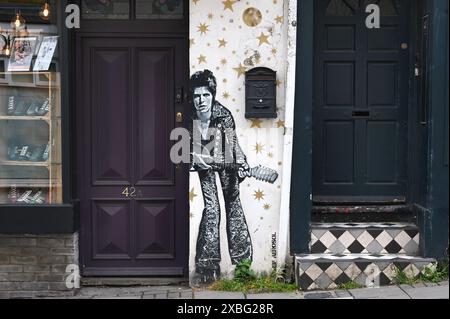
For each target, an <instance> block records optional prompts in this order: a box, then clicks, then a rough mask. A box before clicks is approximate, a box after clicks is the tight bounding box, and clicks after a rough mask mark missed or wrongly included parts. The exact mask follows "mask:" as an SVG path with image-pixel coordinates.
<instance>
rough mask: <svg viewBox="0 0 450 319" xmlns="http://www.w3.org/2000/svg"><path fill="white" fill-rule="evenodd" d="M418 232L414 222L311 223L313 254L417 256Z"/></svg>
mask: <svg viewBox="0 0 450 319" xmlns="http://www.w3.org/2000/svg"><path fill="white" fill-rule="evenodd" d="M419 242H420V233H419V229H418V227H417V226H416V225H415V224H414V223H399V222H397V223H394V222H393V223H386V222H380V223H374V222H371V223H351V222H349V223H312V224H311V242H310V246H311V253H314V254H320V253H322V254H325V253H327V254H351V253H369V254H405V255H413V256H415V255H419Z"/></svg>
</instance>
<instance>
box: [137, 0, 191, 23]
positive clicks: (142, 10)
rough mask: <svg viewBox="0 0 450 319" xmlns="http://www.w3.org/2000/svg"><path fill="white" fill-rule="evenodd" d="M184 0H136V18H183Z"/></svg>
mask: <svg viewBox="0 0 450 319" xmlns="http://www.w3.org/2000/svg"><path fill="white" fill-rule="evenodd" d="M183 9H184V7H183V0H152V1H148V0H136V19H183Z"/></svg>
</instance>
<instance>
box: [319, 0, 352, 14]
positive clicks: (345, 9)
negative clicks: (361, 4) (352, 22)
mask: <svg viewBox="0 0 450 319" xmlns="http://www.w3.org/2000/svg"><path fill="white" fill-rule="evenodd" d="M357 8H358V0H331V1H330V3H329V4H328V6H327V11H326V15H327V16H352V15H354V14H355V11H356V9H357Z"/></svg>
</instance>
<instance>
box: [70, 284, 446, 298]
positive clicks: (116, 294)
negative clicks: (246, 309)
mask: <svg viewBox="0 0 450 319" xmlns="http://www.w3.org/2000/svg"><path fill="white" fill-rule="evenodd" d="M65 298H70V299H236V300H240V299H449V283H448V281H445V282H441V283H439V284H433V283H420V284H417V285H414V286H409V285H399V286H386V287H380V288H363V289H353V290H332V291H311V292H295V293H265V294H243V293H236V292H219V291H211V290H198V289H191V288H189V287H185V286H184V287H183V286H151V287H120V288H110V287H105V288H98V287H95V288H90V287H87V288H82V289H81V290H79V291H78V292H77V293H76V295H75V296H73V297H65Z"/></svg>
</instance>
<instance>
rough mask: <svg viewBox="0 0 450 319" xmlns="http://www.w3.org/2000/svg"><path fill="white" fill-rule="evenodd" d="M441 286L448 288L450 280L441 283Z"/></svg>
mask: <svg viewBox="0 0 450 319" xmlns="http://www.w3.org/2000/svg"><path fill="white" fill-rule="evenodd" d="M439 286H448V280H447V281H442V282H440V283H439Z"/></svg>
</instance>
